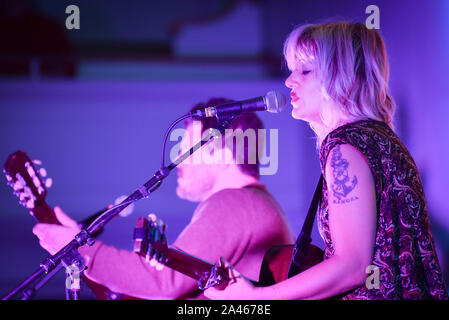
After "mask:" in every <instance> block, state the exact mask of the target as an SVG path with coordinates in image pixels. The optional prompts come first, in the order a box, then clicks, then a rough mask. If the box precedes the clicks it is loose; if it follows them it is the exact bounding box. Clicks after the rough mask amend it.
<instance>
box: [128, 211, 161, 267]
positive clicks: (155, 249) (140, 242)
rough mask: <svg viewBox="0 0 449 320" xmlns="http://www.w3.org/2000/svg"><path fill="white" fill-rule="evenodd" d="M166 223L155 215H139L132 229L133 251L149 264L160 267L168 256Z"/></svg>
mask: <svg viewBox="0 0 449 320" xmlns="http://www.w3.org/2000/svg"><path fill="white" fill-rule="evenodd" d="M165 229H166V225H165V224H164V223H163V222H162V220H160V219H157V217H156V215H154V214H149V215H148V217H139V218H138V219H137V223H136V227H135V229H134V252H136V253H137V254H139V255H140V256H142V257H144V258H145V260H146V261H147V262H150V265H152V266H155V267H156V268H157V269H161V268H162V265H161V264H164V263H165V262H166V260H167V258H168V252H169V249H168V245H167V237H166V236H165Z"/></svg>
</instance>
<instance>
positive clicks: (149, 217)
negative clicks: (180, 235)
mask: <svg viewBox="0 0 449 320" xmlns="http://www.w3.org/2000/svg"><path fill="white" fill-rule="evenodd" d="M148 220H150V221H152V222H156V221H157V217H156V215H155V214H154V213H150V214H149V215H148Z"/></svg>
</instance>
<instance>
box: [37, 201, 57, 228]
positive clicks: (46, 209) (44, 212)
mask: <svg viewBox="0 0 449 320" xmlns="http://www.w3.org/2000/svg"><path fill="white" fill-rule="evenodd" d="M31 215H32V216H33V217H34V218H35V219H36V220H37V221H38V222H40V223H49V224H58V225H61V223H60V222H59V220H58V219H57V218H56V215H55V213H54V211H53V209H52V208H51V207H50V206H49V205H48V204H47V202H46V201H45V200H40V201H36V203H35V206H34V208H33V210H31Z"/></svg>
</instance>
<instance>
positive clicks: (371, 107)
mask: <svg viewBox="0 0 449 320" xmlns="http://www.w3.org/2000/svg"><path fill="white" fill-rule="evenodd" d="M284 58H285V60H286V62H287V65H288V68H289V69H290V70H295V69H296V65H297V64H298V63H299V62H301V61H304V60H309V61H312V62H313V63H315V65H316V66H317V68H318V75H319V76H320V79H322V85H323V87H324V90H325V91H326V92H325V94H326V95H327V96H328V97H329V98H330V99H332V100H333V102H335V105H336V106H337V108H338V110H333V109H335V108H325V109H324V110H322V112H321V119H322V121H323V123H324V124H325V126H326V128H325V129H324V130H319V129H318V128H314V127H313V125H311V127H312V129H313V130H314V131H315V133H316V135H317V138H318V141H317V144H318V147H319V145H320V144H321V142H322V141H323V140H324V138H325V135H326V134H327V133H328V132H329V131H331V130H333V129H335V127H336V126H337V125H338V123H339V122H340V121H344V122H352V121H357V120H361V119H374V120H379V121H383V122H385V123H386V124H388V125H389V126H390V128H392V129H393V115H394V111H395V103H394V101H393V98H392V97H391V96H390V93H389V90H388V78H389V65H388V57H387V52H386V49H385V44H384V41H383V40H382V37H381V36H380V34H379V33H378V32H377V31H376V30H375V29H371V30H370V29H368V28H367V27H366V26H365V25H364V24H362V23H348V22H333V23H325V24H316V25H303V26H299V27H297V28H295V29H294V30H293V31H292V32H291V33H290V34H289V35H288V37H287V39H286V41H285V43H284Z"/></svg>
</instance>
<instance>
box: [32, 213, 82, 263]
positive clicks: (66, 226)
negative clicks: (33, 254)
mask: <svg viewBox="0 0 449 320" xmlns="http://www.w3.org/2000/svg"><path fill="white" fill-rule="evenodd" d="M54 212H55V215H56V218H57V219H58V221H59V222H60V223H61V224H62V225H56V224H47V223H38V224H36V225H35V226H34V227H33V233H34V234H35V235H36V236H37V237H38V238H39V244H40V245H41V247H42V248H44V249H45V250H47V251H48V252H49V253H50V254H52V255H53V254H55V253H57V252H58V251H59V250H61V249H62V248H63V247H64V246H66V245H67V244H68V243H69V242H70V241H72V240H73V238H74V237H75V236H76V235H77V234H78V233H79V232H80V231H81V229H80V227H79V226H78V224H77V223H76V221H74V220H73V219H71V218H70V217H69V216H68V215H67V214H66V213H65V212H64V211H62V209H61V208H59V207H55V208H54Z"/></svg>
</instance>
